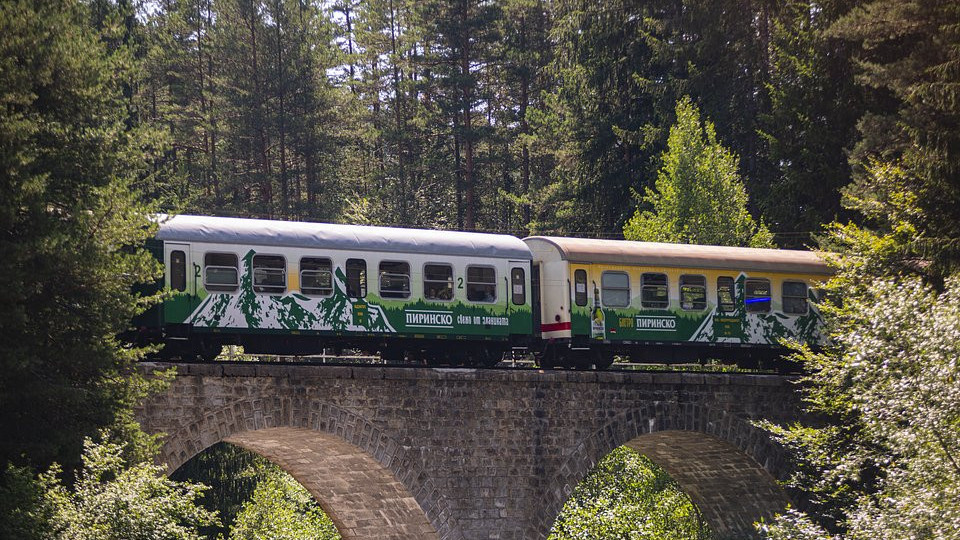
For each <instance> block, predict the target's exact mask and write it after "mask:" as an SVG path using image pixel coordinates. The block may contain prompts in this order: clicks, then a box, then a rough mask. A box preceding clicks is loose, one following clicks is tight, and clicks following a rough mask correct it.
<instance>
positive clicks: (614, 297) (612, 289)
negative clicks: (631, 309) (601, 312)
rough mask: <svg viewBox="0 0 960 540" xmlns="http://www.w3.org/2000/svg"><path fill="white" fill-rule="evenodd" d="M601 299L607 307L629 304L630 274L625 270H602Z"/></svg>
mask: <svg viewBox="0 0 960 540" xmlns="http://www.w3.org/2000/svg"><path fill="white" fill-rule="evenodd" d="M600 287H602V288H603V291H602V292H601V299H602V301H603V305H604V306H607V307H627V306H629V305H630V276H628V275H627V273H626V272H604V273H603V274H601V275H600Z"/></svg>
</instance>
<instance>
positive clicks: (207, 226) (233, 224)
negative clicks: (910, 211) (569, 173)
mask: <svg viewBox="0 0 960 540" xmlns="http://www.w3.org/2000/svg"><path fill="white" fill-rule="evenodd" d="M151 247H152V249H154V251H155V253H156V255H157V256H158V258H160V259H161V260H162V261H163V264H164V268H165V275H164V281H163V286H164V288H165V289H167V290H168V291H169V293H170V294H169V296H168V298H167V300H166V301H165V302H163V303H162V304H161V305H159V306H157V307H155V308H154V309H153V310H151V311H150V312H148V313H147V314H146V315H145V316H143V317H142V318H141V320H140V321H138V337H137V339H138V341H139V342H141V343H163V344H164V348H163V349H162V351H161V354H162V355H163V356H166V357H180V358H194V357H197V356H199V357H201V358H205V359H212V358H213V357H215V356H216V355H217V354H218V353H219V352H220V350H221V348H222V346H223V345H228V344H237V345H242V346H243V347H244V349H245V350H246V351H247V352H250V353H272V354H289V355H301V354H314V353H319V352H321V351H322V350H324V349H334V350H343V349H360V350H366V351H370V352H378V353H379V354H381V355H382V356H383V357H384V358H386V359H388V360H398V361H399V360H406V361H412V362H418V363H428V364H441V365H458V364H467V365H476V366H485V365H486V366H489V365H494V364H496V363H497V362H499V361H500V360H501V358H502V356H503V355H504V354H505V353H507V352H509V351H520V352H529V353H532V354H534V355H535V356H536V357H537V358H538V359H539V361H540V364H541V365H542V366H545V367H551V366H578V367H587V366H596V367H604V366H607V365H609V364H610V363H611V362H612V361H613V359H614V356H615V355H623V356H630V357H632V358H644V359H645V360H648V361H674V360H687V359H689V358H697V357H707V358H716V357H728V358H732V359H734V360H741V359H746V358H755V357H757V356H772V355H778V354H780V353H781V352H782V349H781V348H780V345H779V340H780V339H782V338H788V339H796V340H800V341H803V342H807V343H810V344H813V345H817V344H820V343H822V342H823V340H824V336H823V334H822V320H821V318H820V315H819V312H818V311H817V308H816V304H815V302H814V299H815V295H814V292H813V291H814V288H815V287H816V285H817V283H819V282H821V281H823V280H824V279H826V278H828V277H829V274H830V271H829V268H828V267H827V265H826V264H825V263H824V262H823V261H822V260H821V259H820V258H819V257H818V256H817V255H816V254H814V253H811V252H802V251H784V250H771V249H750V248H728V247H716V246H693V245H677V244H658V243H645V242H627V241H614V240H587V239H578V238H558V237H530V238H526V239H523V240H520V239H517V238H515V237H512V236H507V235H497V234H481V233H466V232H453V231H433V230H417V229H400V228H389V227H367V226H354V225H334V224H319V223H299V222H285V221H270V220H255V219H239V218H217V217H202V216H175V217H172V218H164V219H162V220H161V224H160V227H159V231H158V233H157V237H156V241H155V242H154V244H153V245H152V246H151Z"/></svg>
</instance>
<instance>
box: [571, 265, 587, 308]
mask: <svg viewBox="0 0 960 540" xmlns="http://www.w3.org/2000/svg"><path fill="white" fill-rule="evenodd" d="M573 301H574V302H575V303H576V304H577V305H578V306H585V305H587V271H586V270H575V271H574V272H573Z"/></svg>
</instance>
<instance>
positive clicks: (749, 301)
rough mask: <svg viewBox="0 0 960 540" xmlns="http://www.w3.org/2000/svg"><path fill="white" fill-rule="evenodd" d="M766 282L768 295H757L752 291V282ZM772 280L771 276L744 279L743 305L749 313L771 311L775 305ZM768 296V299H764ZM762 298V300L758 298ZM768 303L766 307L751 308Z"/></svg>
mask: <svg viewBox="0 0 960 540" xmlns="http://www.w3.org/2000/svg"><path fill="white" fill-rule="evenodd" d="M761 281H762V282H766V284H767V295H766V296H756V295H755V294H751V293H750V284H751V283H757V282H761ZM771 286H772V285H771V282H770V279H769V278H750V277H748V278H746V279H745V280H743V306H744V309H745V310H746V311H747V313H770V309H771V307H772V305H773V298H772V297H773V294H772V293H773V289H772V288H771ZM763 298H766V301H764V300H763ZM757 299H760V300H757ZM763 304H766V309H751V306H755V305H763Z"/></svg>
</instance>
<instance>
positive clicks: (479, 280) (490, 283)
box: [467, 266, 497, 302]
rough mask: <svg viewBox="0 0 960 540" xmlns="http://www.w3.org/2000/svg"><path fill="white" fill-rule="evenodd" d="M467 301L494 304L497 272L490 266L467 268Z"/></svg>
mask: <svg viewBox="0 0 960 540" xmlns="http://www.w3.org/2000/svg"><path fill="white" fill-rule="evenodd" d="M467 300H470V301H471V302H496V300H497V270H496V269H495V268H493V267H492V266H468V267H467Z"/></svg>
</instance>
